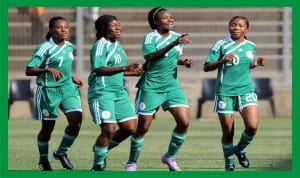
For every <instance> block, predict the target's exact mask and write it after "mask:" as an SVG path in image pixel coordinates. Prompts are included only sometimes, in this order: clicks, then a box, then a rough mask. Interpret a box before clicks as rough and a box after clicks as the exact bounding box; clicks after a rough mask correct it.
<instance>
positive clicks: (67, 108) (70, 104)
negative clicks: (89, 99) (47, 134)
mask: <svg viewBox="0 0 300 178" xmlns="http://www.w3.org/2000/svg"><path fill="white" fill-rule="evenodd" d="M61 91H63V92H61V93H62V98H64V99H63V100H62V102H61V103H60V109H61V110H62V111H63V112H64V114H65V115H66V118H67V121H68V125H67V126H66V128H65V130H64V135H63V137H62V140H61V142H60V144H59V146H58V148H57V149H56V150H55V151H54V152H53V156H54V158H55V159H57V160H59V161H60V162H61V164H62V166H63V167H64V168H66V169H73V165H72V163H71V161H70V160H69V158H68V155H67V151H68V149H69V148H70V147H71V146H72V145H73V143H74V141H75V140H76V138H77V136H78V134H79V131H80V128H81V123H82V107H81V100H80V98H79V93H78V88H77V87H76V86H75V85H70V86H64V87H62V88H61Z"/></svg>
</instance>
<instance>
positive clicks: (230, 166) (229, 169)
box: [225, 164, 235, 171]
mask: <svg viewBox="0 0 300 178" xmlns="http://www.w3.org/2000/svg"><path fill="white" fill-rule="evenodd" d="M234 168H235V166H234V164H229V165H225V171H234Z"/></svg>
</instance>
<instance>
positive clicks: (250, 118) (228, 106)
mask: <svg viewBox="0 0 300 178" xmlns="http://www.w3.org/2000/svg"><path fill="white" fill-rule="evenodd" d="M248 28H249V21H248V19H247V18H245V17H242V16H235V17H233V18H232V19H231V20H230V21H229V24H228V30H229V33H230V37H228V38H225V39H222V40H219V41H217V42H216V43H215V44H214V45H213V46H212V47H211V48H210V51H209V53H208V56H207V57H206V62H205V64H204V71H205V72H208V71H212V70H215V69H218V75H217V82H216V91H215V93H216V98H215V106H214V111H215V112H217V113H218V116H219V120H220V124H221V127H222V148H223V153H224V158H225V170H226V171H233V170H234V169H235V165H234V156H233V154H235V155H236V156H237V158H238V160H239V163H240V165H241V166H242V167H245V168H248V167H249V165H250V163H249V160H248V159H247V157H246V154H245V151H244V149H245V148H246V147H247V146H248V145H249V144H250V143H251V141H252V140H253V137H254V135H255V133H256V131H257V128H258V120H259V119H258V108H257V95H256V94H255V92H254V87H253V83H252V80H251V76H250V69H251V68H254V67H256V66H258V65H260V66H264V65H266V64H267V60H266V59H265V58H263V57H259V58H258V59H254V55H255V53H256V45H255V44H254V43H253V42H251V41H249V40H247V38H246V33H247V32H248ZM236 111H239V112H240V114H241V117H242V118H243V121H244V125H245V130H244V131H243V133H242V135H241V138H240V140H239V142H238V143H237V144H236V145H233V136H234V118H233V114H234V112H236Z"/></svg>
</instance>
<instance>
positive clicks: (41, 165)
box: [38, 160, 52, 171]
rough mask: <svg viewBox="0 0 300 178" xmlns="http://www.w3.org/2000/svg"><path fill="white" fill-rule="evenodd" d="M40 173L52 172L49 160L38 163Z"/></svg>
mask: <svg viewBox="0 0 300 178" xmlns="http://www.w3.org/2000/svg"><path fill="white" fill-rule="evenodd" d="M38 166H39V169H40V171H52V168H51V165H50V163H49V161H48V160H44V161H40V162H39V163H38Z"/></svg>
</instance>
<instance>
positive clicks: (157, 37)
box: [125, 7, 193, 171]
mask: <svg viewBox="0 0 300 178" xmlns="http://www.w3.org/2000/svg"><path fill="white" fill-rule="evenodd" d="M148 22H149V25H150V27H151V29H153V31H152V32H150V33H148V34H146V35H145V37H144V40H143V44H142V51H143V56H144V58H145V60H146V62H145V64H144V70H145V72H144V74H143V75H142V77H141V78H140V80H139V81H138V84H137V87H138V92H137V95H136V107H137V108H136V110H137V112H138V117H139V118H138V127H137V131H136V133H135V134H134V136H133V137H132V138H131V151H130V156H129V160H128V162H127V164H126V166H125V170H126V171H136V168H137V164H136V162H137V159H138V156H139V154H140V151H141V149H142V146H143V144H144V135H145V134H146V133H147V131H148V129H149V127H150V125H151V123H152V120H153V118H154V114H155V113H156V111H157V110H158V108H159V107H160V106H162V108H163V109H164V110H168V111H169V112H170V113H171V114H172V115H173V117H174V119H175V121H176V126H175V128H174V130H173V132H172V134H171V140H170V144H169V148H168V150H167V152H166V153H165V154H164V155H163V156H162V158H161V161H162V162H163V163H164V164H167V166H168V167H169V170H170V171H180V168H179V166H178V165H177V162H176V160H175V155H176V153H177V152H178V150H179V149H180V147H181V145H182V144H183V143H184V141H185V138H186V133H187V130H188V126H189V123H190V116H189V108H188V101H187V99H186V97H185V95H184V92H183V90H182V88H181V87H180V85H179V80H178V76H177V65H185V66H186V67H191V66H192V64H193V61H192V60H191V59H184V60H183V59H179V56H180V55H181V54H182V46H183V44H190V43H191V40H190V39H189V38H188V37H187V34H179V33H176V32H174V31H172V30H173V29H174V18H173V16H172V14H171V13H170V12H169V11H168V10H166V9H164V8H161V7H156V8H153V9H152V10H151V11H150V12H149V13H148Z"/></svg>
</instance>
